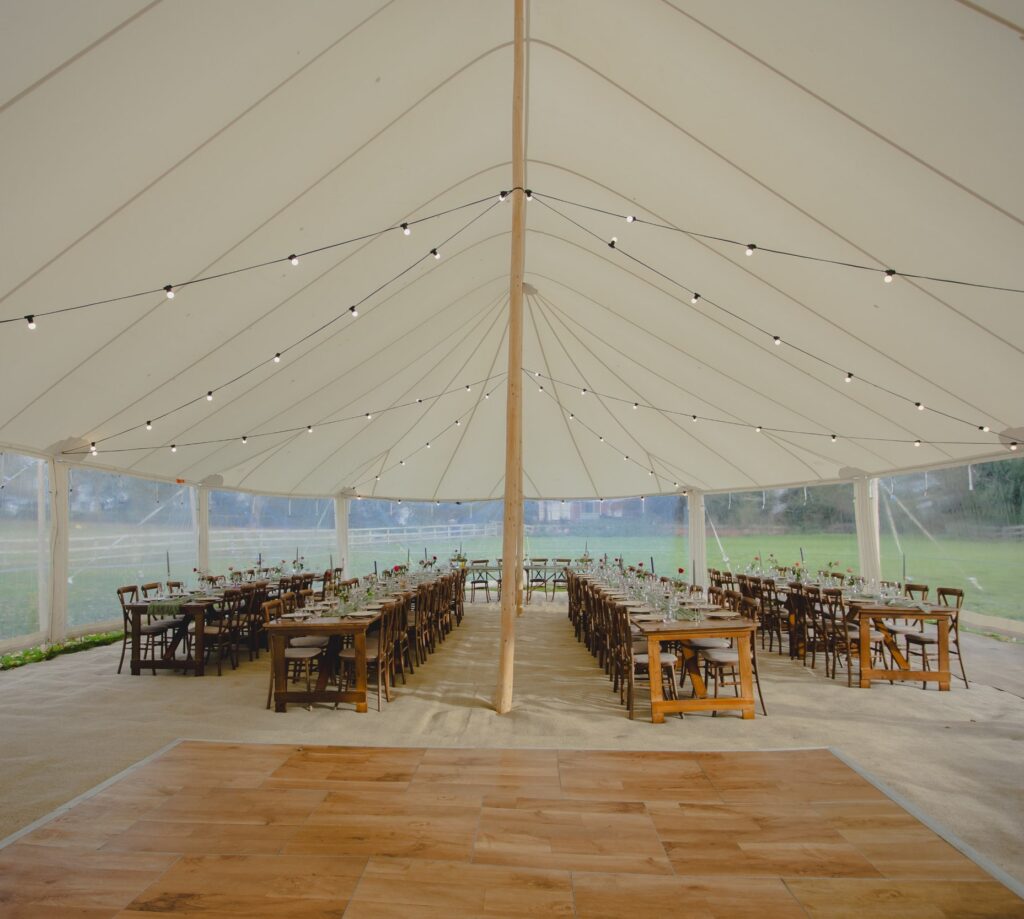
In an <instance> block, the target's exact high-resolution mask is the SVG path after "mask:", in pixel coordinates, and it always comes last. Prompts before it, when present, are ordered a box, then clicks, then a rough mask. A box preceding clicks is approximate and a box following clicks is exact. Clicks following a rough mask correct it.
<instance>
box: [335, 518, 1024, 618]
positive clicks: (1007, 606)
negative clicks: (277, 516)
mask: <svg viewBox="0 0 1024 919" xmlns="http://www.w3.org/2000/svg"><path fill="white" fill-rule="evenodd" d="M585 543H586V546H587V549H588V551H589V552H590V554H591V556H593V557H598V556H601V555H604V554H605V553H607V554H608V557H609V558H610V559H611V558H616V557H619V556H621V557H622V558H623V559H624V560H625V563H626V564H627V565H633V564H636V563H637V562H643V563H644V565H645V566H646V567H650V564H651V558H652V557H653V558H654V568H655V571H656V572H657V573H658V574H676V573H677V570H678V569H679V568H680V567H683V568H686V577H687V579H689V577H690V574H691V571H690V569H691V565H690V561H689V559H688V558H687V548H686V540H685V538H683V537H681V536H679V537H672V536H660V535H658V536H653V535H652V536H621V537H619V536H616V537H609V538H604V539H602V538H593V539H590V540H587V541H585V540H583V539H576V538H565V537H554V538H552V537H537V538H533V537H531V538H530V539H529V541H528V545H527V551H528V552H529V553H530V555H531V556H532V557H534V558H544V557H547V558H554V557H555V556H561V557H564V558H568V557H572V558H576V557H578V556H580V555H582V554H583V550H584V545H585ZM901 545H902V547H903V551H904V552H905V553H906V564H907V569H906V574H907V580H912V581H920V582H923V583H925V584H929V585H930V586H931V588H932V590H933V591H934V590H935V589H936V588H938V587H962V588H963V590H964V592H965V598H964V605H965V606H966V607H967V608H968V609H971V610H973V611H974V612H978V613H985V614H986V615H990V616H1001V617H1003V618H1007V619H1019V620H1024V600H1022V594H1021V591H1020V589H1019V584H1018V576H1019V572H1020V570H1021V566H1022V564H1024V542H1020V541H1010V540H1006V541H995V540H968V539H943V540H941V541H939V542H937V543H933V542H931V541H930V540H928V539H925V538H924V537H906V538H903V539H901ZM426 548H427V549H428V552H429V553H430V554H432V555H437V557H438V559H439V560H441V561H445V560H447V558H448V557H449V555H450V554H451V552H452V550H453V548H458V546H455V547H449V546H447V545H444V546H433V547H432V546H427V547H426ZM801 548H803V551H804V560H805V563H806V564H807V566H808V567H809V568H810V570H812V571H817V570H818V569H819V568H825V567H826V566H827V565H828V563H829V562H830V561H837V562H839V566H840V568H841V569H843V570H844V571H845V570H846V568H852V569H853V570H854V571H855V572H856V571H857V569H858V562H857V540H856V537H854V535H853V534H852V533H850V534H843V533H839V534H833V533H819V534H815V535H786V536H723V537H722V539H721V546H720V545H719V543H718V542H717V541H715V540H714V539H709V540H708V546H707V559H708V565H709V566H710V567H713V568H725V567H726V563H725V562H724V561H723V550H724V554H725V556H726V557H727V558H728V559H729V561H730V562H731V565H732V570H733V571H743V570H745V569H746V567H747V566H748V565H750V564H752V563H753V561H754V556H756V555H761V556H762V557H763V558H765V559H767V557H768V555H769V553H771V554H774V555H775V557H776V559H778V561H779V564H782V565H792V564H793V562H795V561H799V560H800V549H801ZM423 549H424V547H423V546H422V545H420V546H405V545H399V544H397V543H396V544H392V545H390V546H375V547H367V548H365V549H364V548H360V549H356V550H353V552H352V557H351V559H350V567H351V569H352V570H353V571H354V572H366V571H372V570H373V563H374V560H376V561H377V563H378V565H380V566H383V565H394V564H397V563H404V562H405V560H406V557H407V552H408V557H409V558H411V559H412V562H413V564H416V560H417V559H420V558H422V557H423ZM462 549H463V553H464V554H465V555H466V557H467V558H490V559H492V560H493V559H495V558H497V557H498V556H499V555H500V554H501V540H500V539H497V538H492V539H482V540H476V541H466V542H465V543H464V544H463V547H462ZM882 575H883V577H885V578H886V579H889V580H896V581H902V580H903V559H902V557H901V555H900V553H899V552H898V550H897V549H896V546H895V544H894V542H893V540H892V538H891V537H888V538H886V537H883V538H882Z"/></svg>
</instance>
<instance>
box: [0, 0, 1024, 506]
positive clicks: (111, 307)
mask: <svg viewBox="0 0 1024 919" xmlns="http://www.w3.org/2000/svg"><path fill="white" fill-rule="evenodd" d="M1022 23H1024V15H1022V10H1021V7H1020V5H1019V4H1018V3H1013V2H995V0H991V2H984V3H967V2H954V0H943V2H934V0H905V2H901V3H898V4H893V3H891V2H886V0H864V2H858V3H855V4H854V3H841V2H828V3H823V2H821V0H780V2H774V3H760V2H754V0H748V2H733V3H721V2H719V0H685V2H684V0H678V2H675V3H669V2H660V0H636V2H629V3H623V2H621V0H575V2H573V0H532V2H531V3H530V5H529V40H530V41H529V46H528V122H527V124H528V131H527V157H528V165H527V175H528V182H527V185H528V187H530V188H531V189H534V190H535V191H536V192H537V197H536V198H535V199H534V201H532V202H531V203H530V204H529V205H528V206H527V211H528V235H527V254H526V280H527V282H528V284H529V285H530V288H529V291H530V292H529V293H528V296H527V298H526V315H525V321H526V336H525V353H524V364H525V366H526V367H528V368H530V369H531V370H534V371H540V372H541V374H542V376H541V377H540V378H538V377H533V378H532V380H531V382H530V383H529V384H528V385H527V386H526V390H525V395H524V400H525V406H524V412H525V420H524V444H525V446H524V449H525V490H526V493H527V496H529V497H563V496H564V497H596V496H614V495H638V494H654V493H671V492H674V491H677V490H678V489H681V488H683V487H695V488H702V489H707V490H722V489H733V488H751V487H766V486H772V485H782V484H790V483H802V482H812V483H813V482H819V481H829V480H835V479H841V478H849V477H851V476H852V475H854V474H857V471H862V472H865V473H869V474H879V473H886V472H891V471H894V470H899V469H906V468H912V467H920V466H928V465H939V464H945V463H954V462H959V461H966V460H969V459H981V458H988V457H1000V456H1006V455H1008V445H1009V442H1010V441H1011V440H1013V439H1015V438H1016V437H1017V436H1019V434H1020V433H1021V428H1022V427H1024V417H1022V415H1024V386H1022V384H1021V380H1022V379H1024V295H1022V294H1019V293H1013V292H1004V291H996V290H987V289H981V288H978V287H973V286H963V285H955V284H948V283H940V282H935V281H926V280H911V279H907V278H902V277H901V278H898V279H897V280H896V281H895V282H894V283H892V284H885V283H883V282H882V271H883V270H884V269H885V268H886V267H888V266H892V267H894V268H896V269H898V270H899V271H901V272H906V273H912V274H921V275H930V276H939V277H944V278H954V279H963V280H968V281H978V282H983V283H985V284H989V285H994V286H1002V287H1010V288H1021V287H1024V265H1022V260H1021V257H1020V253H1021V251H1022V249H1024V223H1022V218H1024V181H1022V180H1021V178H1020V163H1019V159H1020V151H1021V150H1022V149H1024V119H1022V107H1021V87H1022V86H1024V41H1022V40H1021V39H1022V31H1021V25H1022ZM511 31H512V7H511V3H510V2H499V0H493V2H481V0H441V2H432V3H426V2H419V0H390V2H384V0H364V2H346V3H338V2H336V0H319V2H317V0H303V2H301V3H292V4H282V3H280V2H277V0H275V2H271V0H219V2H217V3H208V2H204V0H175V2H171V0H156V2H152V3H148V4H147V3H142V2H132V0H96V2H91V3H89V4H82V3H74V2H71V0H34V2H32V3H15V2H5V3H3V4H2V5H0V98H2V99H3V100H4V101H3V103H2V107H0V137H2V144H0V167H2V168H0V176H2V178H0V214H2V219H0V252H2V253H3V254H2V256H0V299H2V303H0V318H3V319H6V318H13V319H15V320H16V321H14V322H10V323H7V324H4V325H0V337H2V341H3V346H4V351H3V354H4V361H3V367H4V370H3V386H2V388H0V444H5V445H7V446H8V447H11V448H21V449H28V450H33V451H37V452H44V453H54V452H55V453H56V454H57V455H58V457H61V458H64V459H69V460H74V461H76V462H83V463H85V464H88V465H94V466H99V467H102V468H108V469H116V470H123V471H125V472H130V473H134V474H140V475H153V476H161V477H180V478H183V479H186V480H188V481H193V482H199V481H203V480H208V481H214V482H223V484H224V485H225V486H227V487H238V488H246V489H253V490H259V491H268V492H275V493H286V494H306V495H325V494H333V493H336V492H339V491H342V490H346V489H352V490H354V491H356V492H358V493H360V494H364V495H374V494H376V495H380V496H389V497H406V498H424V499H434V498H438V499H455V498H462V499H475V498H489V497H500V495H501V493H502V489H503V481H502V469H503V449H504V434H503V430H504V422H505V388H504V387H505V378H504V376H503V373H504V368H505V362H506V355H505V348H506V341H505V331H506V323H507V302H508V293H507V291H508V269H509V232H510V224H511V207H510V206H509V205H508V204H507V203H501V204H499V203H497V194H498V192H499V191H500V190H501V189H506V188H508V187H509V185H510V184H511V180H510V175H511V166H510V147H511V141H510V133H511V132H510V126H511V116H510V99H511V83H512V59H511V44H510V42H511ZM551 197H558V198H563V199H569V200H571V201H574V202H582V203H585V204H587V205H590V206H592V207H596V208H599V209H604V210H607V211H609V212H611V214H610V215H605V214H601V213H599V212H597V211H592V210H586V209H582V208H579V207H576V206H574V205H567V204H560V203H558V202H555V201H552V200H551ZM473 201H480V202H481V203H477V204H475V205H472V206H470V207H464V208H461V209H459V210H455V211H453V212H451V213H448V214H446V215H444V216H441V217H437V218H436V219H431V220H426V221H423V222H421V223H418V224H415V225H414V226H413V232H412V233H411V235H409V236H406V235H404V234H403V233H402V232H401V231H400V230H398V229H392V230H390V231H388V232H386V233H383V234H381V235H379V236H376V237H372V238H368V239H365V240H363V241H361V242H356V243H352V244H348V245H344V246H340V247H337V248H331V249H327V250H326V251H323V252H320V253H316V254H309V255H305V256H303V258H302V259H301V261H300V264H299V266H298V267H292V266H291V265H290V264H288V263H287V262H286V261H285V262H280V261H278V262H276V263H275V264H273V265H270V266H267V267H264V268H260V269H258V270H253V271H248V272H243V273H239V274H234V275H230V276H227V277H223V278H221V279H218V280H213V281H208V282H204V283H201V284H195V285H191V286H185V287H183V288H181V289H179V290H178V291H177V295H176V296H175V298H174V299H173V300H169V299H167V298H166V297H165V296H164V295H163V293H161V292H160V288H162V287H163V285H164V284H168V283H174V284H183V283H185V282H187V281H189V280H191V279H195V278H199V277H205V276H208V275H211V274H218V273H221V272H231V271H232V270H233V269H237V268H240V267H244V266H249V265H253V264H256V263H262V262H265V261H268V260H279V259H282V258H283V257H285V256H287V255H289V254H290V253H292V252H307V251H309V250H313V249H316V248H318V247H322V246H327V245H330V244H332V243H335V242H338V241H341V240H346V239H351V238H353V237H357V236H361V235H363V234H367V233H371V232H372V231H375V230H379V229H382V228H387V227H397V225H398V224H400V223H401V222H403V221H414V220H418V219H419V218H422V217H425V216H428V215H432V214H436V213H438V212H442V211H446V210H448V209H450V208H456V207H460V206H461V205H465V204H467V203H468V202H473ZM559 212H561V214H560V213H559ZM624 214H636V215H637V216H638V217H641V218H643V219H644V220H647V221H652V222H655V223H660V224H667V225H671V226H674V227H679V228H685V229H687V230H693V231H698V232H699V233H703V234H709V235H711V236H718V237H724V238H727V239H733V240H739V241H748V240H749V241H754V242H756V243H757V244H758V247H759V250H758V251H757V252H756V253H755V254H754V256H753V257H747V256H746V255H745V253H744V250H743V248H742V247H737V246H734V245H729V244H726V243H722V242H716V241H713V240H708V239H703V238H697V237H694V236H691V235H687V234H683V233H679V232H673V231H670V230H667V229H662V228H658V227H654V226H650V225H647V224H645V223H642V222H634V223H627V222H626V221H625V220H623V219H622V217H621V216H614V215H624ZM562 215H565V216H562ZM566 217H571V218H572V221H575V223H573V222H570V221H569V220H567V219H566ZM473 218H477V219H475V220H474V219H473ZM467 224H468V225H467ZM453 234H455V235H454V238H452V239H450V237H452V236H453ZM612 236H616V237H617V238H618V247H619V248H618V249H611V248H609V247H608V245H607V244H606V241H607V240H609V239H611V237H612ZM433 247H439V248H440V254H441V258H440V259H439V260H435V259H434V258H432V257H429V252H430V249H431V248H433ZM768 248H776V249H781V250H787V251H792V252H797V253H805V254H810V255H814V256H818V257H822V258H827V259H834V260H838V261H848V262H853V263H857V264H863V265H870V266H876V267H877V269H878V270H877V271H872V272H864V271H857V270H853V269H850V268H844V267H841V266H836V265H829V264H823V263H820V262H816V261H810V260H806V259H800V258H792V257H786V256H782V255H773V254H771V253H769V252H766V251H764V250H765V249H768ZM424 256H426V258H424ZM647 266H650V267H647ZM407 269H408V270H407ZM652 269H654V270H652ZM403 272H404V273H403ZM399 275H400V276H399ZM388 282H390V283H388ZM381 285H385V286H384V287H383V289H381V290H379V291H377V292H376V293H373V292H374V291H376V290H377V288H379V287H380V286H381ZM147 290H149V291H156V293H150V294H148V295H145V296H140V297H134V298H130V299H125V300H121V301H118V302H114V303H109V304H105V305H101V306H96V307H93V308H88V309H81V310H77V311H72V312H67V313H64V314H60V315H52V316H46V315H42V314H45V313H46V312H48V311H50V310H54V309H59V308H62V307H68V306H75V305H78V304H82V303H88V302H92V301H96V300H105V299H108V298H113V297H118V296H120V295H123V294H130V293H134V292H137V291H147ZM693 290H697V291H700V292H701V293H702V295H703V297H704V299H703V300H701V301H698V303H697V304H696V305H694V304H691V303H690V297H689V294H688V291H693ZM370 294H372V295H371V296H369V297H368V296H367V295H370ZM364 298H365V299H364ZM708 301H712V303H713V304H717V305H718V307H722V309H720V308H718V307H716V306H713V305H712V303H709V302H708ZM356 302H361V305H360V315H359V317H358V318H357V319H354V318H352V317H351V316H350V315H349V314H348V307H349V306H350V305H352V304H353V303H356ZM30 314H31V315H35V316H37V323H38V327H37V329H36V330H35V331H28V330H27V329H26V322H25V320H24V319H23V318H22V317H24V316H27V315H30ZM325 324H327V325H326V327H325V328H322V329H321V327H322V326H325ZM318 329H321V330H320V331H316V330H318ZM758 329H760V331H758ZM772 335H778V336H779V337H780V338H781V339H782V344H781V345H779V346H776V345H775V344H774V343H773V341H772ZM307 336H308V337H307ZM302 339H305V340H302ZM279 351H280V352H285V353H284V357H283V359H282V361H281V362H280V363H275V362H274V361H273V360H272V358H273V355H274V354H275V353H276V352H279ZM815 355H816V356H818V357H820V358H824V359H825V361H826V363H822V362H821V361H819V360H815V358H814V356H815ZM830 365H831V366H830ZM835 368H844V369H846V370H849V371H851V372H853V374H854V382H853V383H850V384H847V383H845V382H844V378H843V373H842V372H840V371H839V370H837V369H835ZM236 378H237V379H236ZM555 381H561V382H555ZM872 384H876V385H872ZM466 385H470V390H469V391H468V392H467V391H466V389H465V387H466ZM540 386H543V387H544V388H543V391H540V389H539V387H540ZM582 388H586V389H588V390H589V392H588V393H587V395H585V396H584V395H582V394H581V389H582ZM208 390H213V391H214V399H213V401H212V402H209V401H207V400H206V398H205V394H206V392H207V391H208ZM887 390H888V391H887ZM442 393H446V394H445V395H440V394H442ZM485 393H488V394H489V397H488V398H484V395H485ZM419 399H421V400H422V402H418V401H417V400H419ZM190 400H195V401H192V403H191V404H190V405H188V406H186V407H184V408H180V406H182V405H183V404H184V403H187V402H190ZM634 401H635V402H637V403H639V405H640V408H637V409H634V408H633V406H632V403H633V402H634ZM915 401H920V402H922V403H923V404H924V405H925V406H926V410H925V411H924V412H920V411H918V410H917V409H916V408H915V407H914V404H913V403H914V402H915ZM394 406H399V407H397V408H392V407H394ZM389 409H390V410H389ZM368 412H369V413H372V414H373V418H372V420H369V421H368V420H367V419H366V418H365V415H366V413H368ZM570 414H572V415H573V416H574V417H573V418H572V419H571V420H570V417H569V416H570ZM693 414H697V415H698V416H700V418H701V419H702V420H700V421H698V422H696V423H694V422H693V421H692V419H691V417H690V416H691V415H693ZM948 416H953V417H948ZM150 419H158V420H156V421H155V423H154V427H153V430H152V431H146V430H145V427H144V426H145V422H146V421H147V420H150ZM711 419H715V420H711ZM957 419H959V420H957ZM456 420H458V421H459V424H458V425H456V424H455V422H456ZM306 425H312V426H313V433H312V434H308V433H307V432H306V430H305V426H306ZM756 425H761V426H763V428H764V430H763V431H762V432H761V433H757V432H756V431H755V429H754V428H755V426H756ZM979 425H987V426H989V427H990V428H991V433H984V432H982V431H979V430H978V426H979ZM296 429H297V430H296ZM282 430H285V433H269V434H268V432H277V431H282ZM832 433H835V434H837V435H839V436H838V439H837V440H836V442H834V443H833V442H832V441H831V438H830V437H829V435H830V434H832ZM242 435H247V436H248V438H249V439H248V442H247V443H245V444H243V443H242V441H241V437H242ZM225 438H227V439H228V440H227V442H220V443H206V444H201V445H196V444H195V442H197V441H220V440H222V439H225ZM602 438H603V440H602ZM916 439H920V440H921V441H922V442H923V443H922V445H921V446H919V447H917V446H914V441H915V440H916ZM91 441H96V442H97V444H98V456H96V457H95V458H93V457H90V456H89V455H87V453H84V452H83V450H84V449H85V448H86V447H87V446H88V444H89V442H91ZM428 442H429V443H430V447H429V448H427V447H426V444H427V443H428ZM172 443H173V444H176V445H178V448H177V450H176V452H174V453H172V452H171V450H170V448H169V445H170V444H172ZM62 451H70V453H62ZM626 456H628V457H629V460H626V459H624V457H626ZM403 461H404V465H403ZM651 472H653V473H654V474H653V475H651ZM377 476H379V480H378V479H377ZM210 477H213V478H210ZM218 477H219V478H218Z"/></svg>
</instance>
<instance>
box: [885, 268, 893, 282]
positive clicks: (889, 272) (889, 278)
mask: <svg viewBox="0 0 1024 919" xmlns="http://www.w3.org/2000/svg"><path fill="white" fill-rule="evenodd" d="M894 277H896V270H895V269H894V268H886V269H885V276H884V277H883V278H882V280H884V281H885V283H886V284H892V279H893V278H894Z"/></svg>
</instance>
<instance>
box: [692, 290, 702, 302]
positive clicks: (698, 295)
mask: <svg viewBox="0 0 1024 919" xmlns="http://www.w3.org/2000/svg"><path fill="white" fill-rule="evenodd" d="M699 299H700V294H699V293H697V291H694V292H693V296H692V297H690V302H691V303H696V302H697V301H698V300H699Z"/></svg>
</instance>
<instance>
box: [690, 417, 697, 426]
mask: <svg viewBox="0 0 1024 919" xmlns="http://www.w3.org/2000/svg"><path fill="white" fill-rule="evenodd" d="M690 417H691V418H692V419H693V422H694V424H696V423H697V416H696V415H691V416H690Z"/></svg>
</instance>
